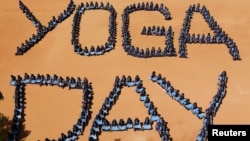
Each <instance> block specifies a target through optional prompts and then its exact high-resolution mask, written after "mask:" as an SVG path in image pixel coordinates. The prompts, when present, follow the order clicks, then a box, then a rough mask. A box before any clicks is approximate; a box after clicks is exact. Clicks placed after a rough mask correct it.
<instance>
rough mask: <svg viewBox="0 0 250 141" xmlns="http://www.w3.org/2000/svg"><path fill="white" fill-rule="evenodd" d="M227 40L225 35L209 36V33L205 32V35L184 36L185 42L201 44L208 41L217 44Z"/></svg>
mask: <svg viewBox="0 0 250 141" xmlns="http://www.w3.org/2000/svg"><path fill="white" fill-rule="evenodd" d="M226 41H227V37H226V36H221V35H214V36H212V37H211V35H210V33H208V34H207V36H206V35H205V34H201V35H200V34H197V35H195V34H192V35H190V34H189V35H188V36H187V37H186V43H190V44H192V43H202V44H205V43H207V44H210V43H218V44H222V43H223V44H225V43H226Z"/></svg>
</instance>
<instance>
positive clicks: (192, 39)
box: [179, 3, 240, 60]
mask: <svg viewBox="0 0 250 141" xmlns="http://www.w3.org/2000/svg"><path fill="white" fill-rule="evenodd" d="M194 12H199V13H201V15H202V16H203V18H204V19H205V21H206V22H207V23H208V26H209V27H210V29H211V30H213V32H214V36H213V37H211V36H210V34H208V35H206V36H205V35H204V34H203V35H202V36H200V35H199V34H198V35H197V36H195V35H194V34H193V35H192V36H191V35H190V34H189V30H190V27H191V24H190V23H191V19H192V17H193V13H194ZM186 43H202V44H204V43H207V44H221V43H223V44H226V46H227V47H228V48H229V49H230V51H229V53H230V54H231V56H232V57H233V59H234V60H240V56H239V51H238V48H237V46H236V44H235V43H234V42H233V39H231V38H229V37H228V35H227V34H226V33H225V31H222V29H221V28H220V27H219V25H218V24H217V22H216V21H215V20H214V18H213V16H211V15H210V13H209V11H208V10H207V8H206V7H205V6H204V5H203V6H202V7H201V6H200V4H199V3H198V4H197V5H190V6H189V8H188V10H187V11H186V15H185V18H184V22H183V25H182V29H181V32H180V38H179V54H180V57H187V50H186ZM231 48H232V49H231ZM231 50H232V51H231Z"/></svg>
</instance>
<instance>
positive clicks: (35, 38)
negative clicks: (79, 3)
mask: <svg viewBox="0 0 250 141" xmlns="http://www.w3.org/2000/svg"><path fill="white" fill-rule="evenodd" d="M19 7H20V9H21V10H22V11H23V13H24V14H25V15H26V17H27V18H28V19H29V20H31V21H32V22H33V24H34V25H35V27H37V33H36V34H32V37H30V38H29V39H28V40H25V43H21V46H18V47H17V52H16V55H23V54H24V53H25V52H27V51H28V50H29V49H30V48H31V47H33V46H34V45H35V44H37V43H38V42H39V41H41V40H42V38H43V37H44V36H45V35H46V34H47V33H48V32H49V31H51V30H52V29H54V28H55V27H56V26H57V24H58V23H61V22H62V21H64V20H65V19H67V18H68V17H69V16H70V15H71V14H72V13H73V11H74V9H75V4H74V2H73V0H70V2H69V4H68V6H67V9H66V10H63V12H62V13H60V14H59V16H58V18H57V19H56V18H55V17H54V16H53V17H52V19H51V20H50V21H49V22H48V26H44V25H42V24H41V23H40V22H39V21H38V20H37V18H36V17H35V16H34V15H33V14H32V12H31V11H30V10H29V9H28V7H27V6H26V5H25V4H24V3H23V2H22V1H21V0H20V1H19Z"/></svg>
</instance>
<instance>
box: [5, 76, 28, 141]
mask: <svg viewBox="0 0 250 141" xmlns="http://www.w3.org/2000/svg"><path fill="white" fill-rule="evenodd" d="M14 99H15V109H14V115H13V119H12V126H11V130H10V132H9V137H8V141H16V140H18V139H19V135H20V132H21V129H22V126H23V122H24V108H25V106H24V104H25V84H23V83H22V82H21V81H18V82H17V83H16V87H15V95H14Z"/></svg>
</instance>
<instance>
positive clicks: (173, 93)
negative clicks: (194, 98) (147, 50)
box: [150, 71, 204, 119]
mask: <svg viewBox="0 0 250 141" xmlns="http://www.w3.org/2000/svg"><path fill="white" fill-rule="evenodd" d="M150 79H151V80H152V81H153V82H156V83H157V84H158V85H160V86H161V87H162V88H163V89H164V90H165V91H166V93H167V94H168V95H169V96H170V97H171V98H173V100H176V101H177V102H179V103H180V104H181V105H182V106H183V107H185V108H186V109H187V110H191V111H192V113H193V114H194V115H196V116H197V117H198V118H199V119H202V118H203V117H204V113H203V112H202V108H201V107H198V106H197V103H196V102H194V103H191V102H190V99H189V98H185V97H184V94H183V93H182V94H180V92H179V90H176V89H174V87H173V86H172V85H171V83H170V81H168V80H166V78H165V77H162V76H161V74H158V75H157V74H156V72H155V71H153V72H152V74H151V76H150Z"/></svg>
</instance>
